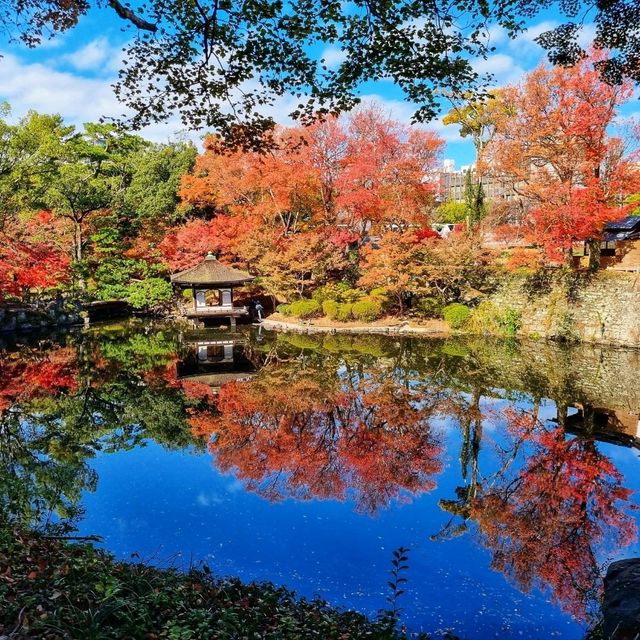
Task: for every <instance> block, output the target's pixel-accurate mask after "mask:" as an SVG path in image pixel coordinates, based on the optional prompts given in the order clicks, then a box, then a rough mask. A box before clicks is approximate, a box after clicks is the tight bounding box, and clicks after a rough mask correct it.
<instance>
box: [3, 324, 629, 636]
mask: <svg viewBox="0 0 640 640" xmlns="http://www.w3.org/2000/svg"><path fill="white" fill-rule="evenodd" d="M638 372H640V353H639V352H637V351H625V350H606V349H603V348H599V347H598V348H597V347H594V346H588V345H582V346H578V345H564V346H563V345H558V344H550V343H544V342H540V343H537V342H529V343H517V342H514V341H496V340H492V339H488V338H482V339H473V340H471V339H461V338H455V339H454V338H452V339H448V340H427V339H410V338H399V337H389V336H362V337H355V336H340V335H325V336H317V337H316V336H307V335H297V334H275V333H269V332H264V331H259V330H256V329H246V330H244V331H239V332H234V333H231V332H228V331H227V332H225V331H221V330H203V331H197V332H195V331H188V330H185V329H184V327H177V326H176V327H174V326H171V325H167V324H162V323H157V324H154V323H150V322H147V323H142V322H130V323H125V324H118V325H107V326H97V327H92V328H90V329H87V330H83V331H78V332H75V333H68V334H63V335H34V336H31V337H29V338H28V339H27V338H20V339H19V341H18V342H14V343H10V342H5V343H2V344H0V433H1V434H2V437H1V439H0V509H2V510H3V511H5V512H6V514H7V515H8V516H9V517H10V518H11V519H12V520H18V521H20V522H22V523H25V524H29V525H31V526H37V527H44V528H49V529H53V530H59V531H62V532H66V531H70V530H74V531H76V532H77V533H76V535H82V536H84V535H97V536H100V537H101V542H100V544H102V545H103V546H104V547H105V548H107V549H108V550H109V551H111V552H112V553H114V554H115V555H116V556H117V557H118V558H121V559H134V560H139V559H141V560H143V561H146V562H150V563H153V564H157V565H160V566H168V565H171V566H180V567H188V566H189V565H191V564H198V563H206V564H207V565H208V566H209V567H210V568H211V569H212V571H214V572H215V573H218V574H220V575H236V576H239V577H241V578H242V579H245V580H269V581H272V582H274V583H276V584H282V585H286V586H288V587H290V588H292V589H294V590H295V591H296V592H297V593H299V594H301V595H307V596H312V595H314V594H318V595H320V596H321V597H323V598H324V599H326V600H327V601H329V602H330V603H332V604H336V605H340V606H343V607H349V608H355V609H358V610H360V611H362V612H364V613H367V614H370V615H375V614H376V613H377V612H378V611H379V610H380V609H384V608H388V607H389V606H390V605H389V602H388V600H387V598H388V597H389V596H390V591H389V588H388V586H387V580H388V579H389V570H390V568H391V557H392V552H393V550H394V549H397V548H398V547H401V546H403V547H407V548H409V549H410V550H409V551H408V562H407V564H408V568H407V569H406V570H405V571H404V572H403V575H404V577H406V579H407V583H406V584H405V585H404V587H405V593H404V594H402V595H401V596H400V597H399V599H398V605H399V606H400V607H401V608H402V614H401V619H402V622H403V623H404V624H406V626H407V627H408V629H410V630H412V631H420V630H426V631H429V632H434V631H437V630H441V631H444V630H451V631H452V632H454V633H455V634H457V635H459V636H460V637H462V638H466V639H469V640H472V639H480V638H483V639H484V638H491V637H499V638H522V637H525V638H549V637H562V638H569V639H572V638H576V639H577V638H583V637H584V634H585V631H586V629H587V626H588V624H589V621H590V620H591V619H592V618H593V616H595V615H597V613H598V597H599V593H600V590H601V576H602V575H603V572H604V571H605V570H606V566H607V564H608V563H609V562H610V561H612V560H615V559H619V558H623V557H631V556H638V555H640V547H639V546H638V542H637V519H638V517H637V513H636V511H635V506H634V505H636V504H637V496H638V489H639V488H640V474H639V473H638V470H639V469H640V464H639V462H638V451H640V437H639V436H640V434H639V433H638V431H639V428H640V424H639V416H640V385H638V384H637V375H638Z"/></svg>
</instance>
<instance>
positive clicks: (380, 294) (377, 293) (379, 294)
mask: <svg viewBox="0 0 640 640" xmlns="http://www.w3.org/2000/svg"><path fill="white" fill-rule="evenodd" d="M369 295H370V296H373V297H374V298H388V297H389V292H388V291H387V290H386V289H385V288H384V287H377V288H376V289H371V291H370V292H369Z"/></svg>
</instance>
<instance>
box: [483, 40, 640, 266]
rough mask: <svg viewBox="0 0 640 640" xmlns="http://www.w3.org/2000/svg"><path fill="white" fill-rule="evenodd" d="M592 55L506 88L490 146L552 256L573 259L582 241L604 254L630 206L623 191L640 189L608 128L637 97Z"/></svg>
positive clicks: (530, 229) (492, 159)
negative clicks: (611, 229) (607, 238)
mask: <svg viewBox="0 0 640 640" xmlns="http://www.w3.org/2000/svg"><path fill="white" fill-rule="evenodd" d="M604 56H605V54H604V53H603V52H596V53H592V54H591V55H590V56H589V57H586V58H584V59H583V60H581V61H580V62H579V63H578V64H576V65H575V66H573V67H546V66H539V67H538V68H537V69H535V70H534V71H532V72H531V73H529V74H528V75H527V76H526V78H525V80H524V81H523V83H522V84H521V85H519V86H511V87H506V88H505V89H504V90H503V91H501V93H500V100H501V101H502V102H503V109H502V110H501V113H502V115H501V117H500V118H499V120H498V122H497V127H496V132H495V135H494V136H493V139H492V141H491V143H490V144H489V145H488V148H487V150H486V161H487V163H488V164H489V165H490V166H491V167H492V170H493V171H494V172H495V173H496V174H497V175H499V176H501V178H502V179H503V180H504V181H506V182H508V183H510V184H511V185H512V186H513V188H514V189H515V191H516V193H517V194H519V195H520V196H521V197H522V198H523V199H524V201H525V202H526V204H527V207H526V208H527V212H526V213H525V220H524V224H525V226H526V230H527V234H526V235H527V237H528V239H529V240H531V241H532V242H534V243H535V244H537V245H539V246H540V247H542V248H543V250H544V252H545V254H546V256H547V257H548V258H550V259H554V260H558V259H563V258H565V259H568V258H570V256H571V249H572V247H573V245H574V243H576V242H582V241H588V242H590V243H591V244H592V247H593V249H594V254H595V255H594V258H597V257H598V255H599V252H598V251H597V248H598V246H599V244H598V243H599V239H600V237H601V233H602V229H603V227H604V225H605V224H606V223H607V222H608V221H611V220H614V219H619V218H621V217H623V216H624V215H626V213H627V211H626V209H625V208H624V207H622V206H621V203H622V199H623V196H624V195H625V194H627V193H631V192H633V191H635V190H637V188H638V184H639V182H638V179H639V177H640V176H639V175H638V171H637V169H636V167H635V165H634V163H633V162H632V161H631V159H629V158H625V157H624V154H623V151H624V150H623V145H622V142H621V140H620V139H618V138H614V137H611V136H610V135H609V134H608V128H609V127H610V126H611V125H612V123H613V121H614V118H615V117H616V114H617V110H618V107H619V106H620V105H621V104H622V103H624V102H625V101H626V100H627V99H628V98H629V97H630V95H631V87H630V86H629V85H628V84H623V85H621V86H612V85H609V84H607V83H606V82H604V81H603V80H602V79H601V78H600V76H599V74H598V71H597V70H596V66H597V65H598V63H601V62H602V61H603V60H604V59H605V58H604Z"/></svg>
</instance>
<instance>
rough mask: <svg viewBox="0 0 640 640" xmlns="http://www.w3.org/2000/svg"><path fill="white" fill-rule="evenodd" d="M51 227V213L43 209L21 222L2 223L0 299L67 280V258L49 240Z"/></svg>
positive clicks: (59, 283)
mask: <svg viewBox="0 0 640 640" xmlns="http://www.w3.org/2000/svg"><path fill="white" fill-rule="evenodd" d="M52 230H53V229H52V220H51V215H50V214H49V213H48V212H46V211H43V212H40V213H39V214H37V215H36V216H34V218H33V219H31V220H29V221H27V222H25V223H21V222H17V221H12V222H7V223H6V224H5V227H4V228H3V230H2V231H1V232H0V300H1V299H2V298H5V297H6V296H16V297H20V296H22V295H23V294H24V293H25V291H28V290H29V289H47V288H51V287H57V286H59V285H61V284H63V283H65V282H67V281H68V280H69V265H70V262H71V260H70V258H69V257H68V255H67V254H66V252H65V251H63V250H62V249H61V248H60V247H58V246H56V245H55V244H53V243H52V242H51V236H52V235H53V234H52V233H50V232H51V231H52Z"/></svg>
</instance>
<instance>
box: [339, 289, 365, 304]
mask: <svg viewBox="0 0 640 640" xmlns="http://www.w3.org/2000/svg"><path fill="white" fill-rule="evenodd" d="M363 296H364V291H363V290H362V289H345V290H344V291H341V292H340V294H339V296H338V300H340V302H351V303H353V302H358V300H361V299H362V297H363Z"/></svg>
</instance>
